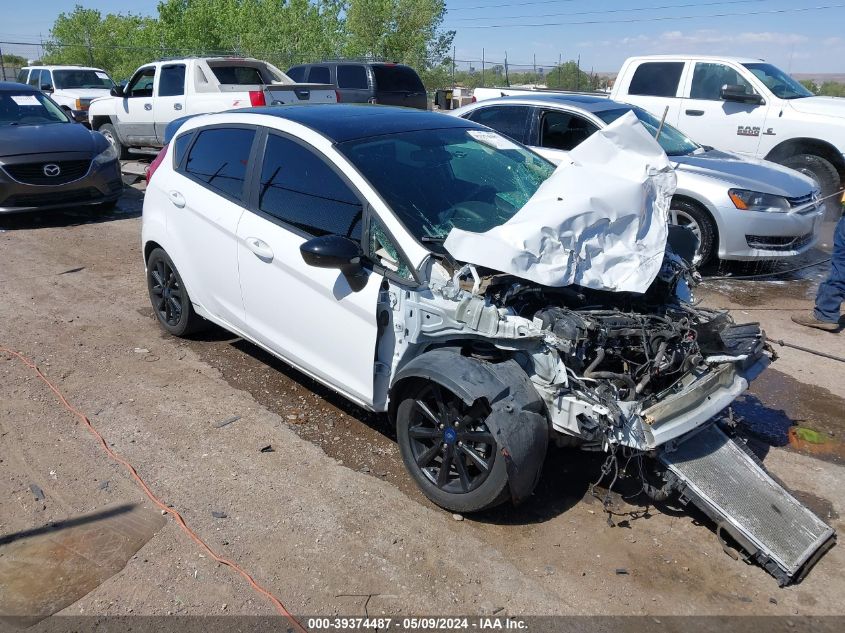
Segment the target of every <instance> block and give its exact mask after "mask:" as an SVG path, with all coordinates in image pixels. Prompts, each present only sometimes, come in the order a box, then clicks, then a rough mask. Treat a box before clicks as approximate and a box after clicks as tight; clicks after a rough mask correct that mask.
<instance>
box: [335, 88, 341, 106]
mask: <svg viewBox="0 0 845 633" xmlns="http://www.w3.org/2000/svg"><path fill="white" fill-rule="evenodd" d="M334 97H335V99H337V102H338V103H340V90H335V91H334Z"/></svg>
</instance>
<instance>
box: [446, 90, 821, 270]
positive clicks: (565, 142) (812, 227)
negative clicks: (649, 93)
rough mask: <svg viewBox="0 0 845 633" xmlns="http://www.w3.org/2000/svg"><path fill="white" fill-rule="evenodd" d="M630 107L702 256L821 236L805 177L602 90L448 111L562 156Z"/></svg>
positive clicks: (748, 255)
mask: <svg viewBox="0 0 845 633" xmlns="http://www.w3.org/2000/svg"><path fill="white" fill-rule="evenodd" d="M631 111H633V112H634V113H635V114H636V116H637V117H638V118H639V119H640V122H641V123H642V124H643V125H645V127H646V128H647V129H648V130H649V131H650V132H651V133H652V134H653V135H657V134H658V130H659V136H658V142H659V143H660V145H661V146H662V147H663V149H664V150H665V151H666V154H667V155H668V156H669V158H670V160H671V161H672V162H673V165H674V167H675V171H676V173H677V177H678V188H677V191H676V192H675V196H674V197H673V198H672V206H671V212H670V213H671V217H670V222H672V223H673V224H680V225H684V226H687V227H689V228H690V229H691V230H692V231H693V232H694V233H695V234H696V235H697V236H698V238H699V241H700V247H699V261H700V263H702V264H703V263H706V262H707V261H708V260H710V259H711V258H713V257H715V256H718V257H719V258H720V259H730V260H754V259H775V258H782V257H791V256H794V255H798V254H800V253H803V252H804V251H806V250H808V249H810V248H811V247H812V246H813V245H814V244H815V243H816V240H817V239H818V228H819V226H820V224H821V219H822V215H823V212H824V205H823V204H821V203H820V202H819V189H818V186H817V184H816V183H815V182H814V181H813V180H811V179H810V178H808V177H806V176H804V175H802V174H800V173H798V172H797V171H793V170H791V169H788V168H786V167H781V166H780V165H776V164H774V163H771V162H769V161H763V160H757V159H751V158H745V157H742V156H739V155H737V154H728V153H726V152H720V151H717V150H714V149H713V148H709V147H703V146H701V145H698V144H697V143H695V142H693V141H691V140H690V139H688V138H687V137H686V136H684V134H683V133H681V132H680V131H679V130H677V129H675V128H673V127H672V126H671V125H668V124H665V123H663V124H661V122H660V121H659V120H658V119H656V118H655V117H653V116H652V115H651V114H649V113H648V112H646V111H645V110H642V109H641V108H637V107H634V106H630V105H627V104H623V103H618V102H616V101H611V100H610V99H606V98H603V97H600V96H587V95H558V94H539V95H537V96H534V95H530V96H515V97H502V98H500V99H488V100H484V101H480V102H478V103H473V104H471V105H468V106H466V107H464V108H460V109H458V110H454V111H451V112H450V114H452V115H454V116H459V117H463V118H466V119H470V120H472V121H475V122H477V123H481V124H482V125H486V126H488V127H490V128H492V129H494V130H496V131H498V132H499V133H501V134H504V135H506V136H509V137H511V138H513V139H514V140H516V141H519V142H520V143H524V144H525V145H528V146H530V147H531V148H532V149H534V150H535V151H536V152H538V153H539V154H542V155H543V156H545V157H546V158H548V159H550V160H552V161H554V162H556V163H559V162H561V161H563V160H565V159H566V157H567V155H568V152H569V150H571V149H573V148H575V147H576V146H577V145H578V144H580V143H581V142H583V141H584V140H586V139H587V138H588V137H589V136H590V135H591V134H593V133H594V132H596V131H597V130H599V129H601V128H604V127H606V126H607V125H608V124H610V123H612V122H613V121H615V120H616V119H618V118H619V117H621V116H622V115H624V114H626V113H627V112H631Z"/></svg>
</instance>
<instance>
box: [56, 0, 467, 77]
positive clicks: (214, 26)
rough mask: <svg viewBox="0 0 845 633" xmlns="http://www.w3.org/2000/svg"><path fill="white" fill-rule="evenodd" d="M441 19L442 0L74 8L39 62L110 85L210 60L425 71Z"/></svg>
mask: <svg viewBox="0 0 845 633" xmlns="http://www.w3.org/2000/svg"><path fill="white" fill-rule="evenodd" d="M445 15H446V5H445V1H444V0H162V1H161V2H159V3H158V7H157V15H156V16H154V17H150V16H142V15H137V14H133V13H106V14H103V13H101V12H100V11H98V10H96V9H86V8H85V7H83V6H82V5H76V7H75V8H74V10H73V11H70V12H67V13H62V14H60V15H59V16H58V17H57V18H56V21H55V23H54V24H53V27H52V29H51V30H50V38H49V41H47V42H45V43H44V46H43V48H44V55H43V58H42V60H41V61H43V62H44V63H50V64H84V65H90V66H96V67H98V68H103V69H105V70H107V71H109V72H110V73H111V74H112V76H114V77H115V78H116V79H118V80H120V79H123V78H126V77H128V76H129V75H130V74H131V73H132V72H133V71H134V70H135V69H136V68H137V67H138V66H141V65H142V64H144V63H147V62H149V61H151V60H153V59H159V58H163V57H179V56H188V55H215V54H216V55H224V54H225V55H228V54H236V55H244V56H253V57H258V58H261V59H265V60H267V61H269V62H271V63H272V64H274V65H276V66H278V67H279V68H281V69H282V70H285V69H287V68H288V67H290V66H292V65H294V64H298V63H303V62H312V61H320V60H322V59H337V58H366V59H379V60H386V61H394V62H401V63H406V64H409V65H411V66H413V67H414V68H417V69H419V70H420V71H421V72H426V71H431V70H432V69H435V68H438V67H439V66H441V65H442V64H443V61H444V59H446V58H447V57H448V55H449V52H450V49H451V47H452V41H453V39H454V37H455V33H454V31H447V30H444V29H443V28H442V24H443V19H444V17H445Z"/></svg>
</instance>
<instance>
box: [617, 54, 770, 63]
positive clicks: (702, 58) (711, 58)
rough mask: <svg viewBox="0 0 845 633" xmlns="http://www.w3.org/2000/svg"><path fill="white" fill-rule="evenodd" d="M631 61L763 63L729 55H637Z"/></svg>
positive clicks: (752, 58) (760, 60) (754, 59)
mask: <svg viewBox="0 0 845 633" xmlns="http://www.w3.org/2000/svg"><path fill="white" fill-rule="evenodd" d="M631 59H632V60H637V61H684V60H690V61H694V62H736V63H738V64H754V63H760V62H762V61H765V60H763V59H761V58H759V57H758V58H754V57H731V56H730V55H637V56H636V57H632V58H631Z"/></svg>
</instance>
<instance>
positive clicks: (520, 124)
mask: <svg viewBox="0 0 845 633" xmlns="http://www.w3.org/2000/svg"><path fill="white" fill-rule="evenodd" d="M530 114H531V108H530V107H529V106H490V107H488V108H479V109H478V110H475V111H473V112H470V114H469V116H467V118H468V119H469V120H471V121H475V122H476V123H481V125H486V126H487V127H490V128H493V129H494V130H496V131H497V132H498V133H499V134H502V135H504V136H507V137H509V138H512V139H513V140H515V141H518V142H520V143H522V142H523V141H524V140H525V132H526V129H527V128H528V116H529V115H530Z"/></svg>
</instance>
